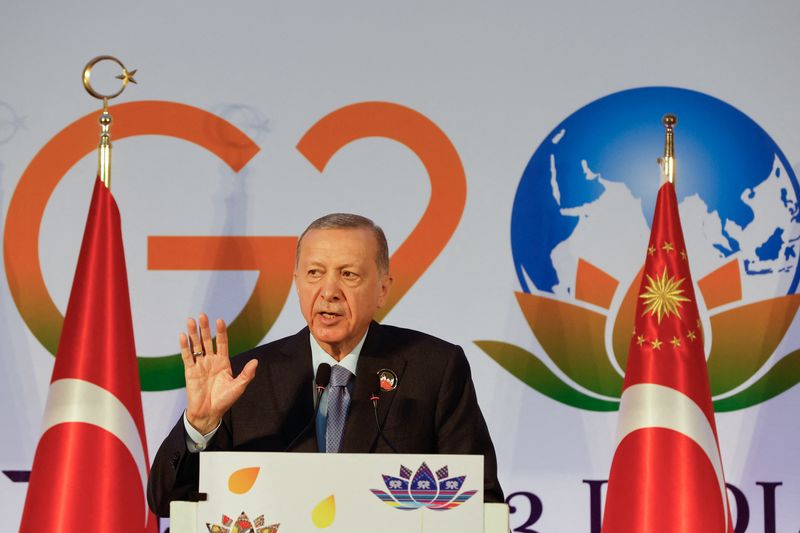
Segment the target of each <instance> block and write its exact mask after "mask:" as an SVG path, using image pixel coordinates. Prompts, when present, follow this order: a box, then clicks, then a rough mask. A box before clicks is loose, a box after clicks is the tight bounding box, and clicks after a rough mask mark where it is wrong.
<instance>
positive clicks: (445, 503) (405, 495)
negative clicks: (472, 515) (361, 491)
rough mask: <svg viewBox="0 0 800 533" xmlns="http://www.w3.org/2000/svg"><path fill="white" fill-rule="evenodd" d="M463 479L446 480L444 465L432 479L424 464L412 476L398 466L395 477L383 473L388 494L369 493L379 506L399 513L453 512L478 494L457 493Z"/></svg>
mask: <svg viewBox="0 0 800 533" xmlns="http://www.w3.org/2000/svg"><path fill="white" fill-rule="evenodd" d="M465 479H466V476H456V477H450V474H449V471H448V468H447V465H445V466H443V467H442V468H440V469H439V470H437V471H436V475H435V476H434V473H433V472H431V469H430V468H429V467H428V465H427V464H425V463H422V466H420V467H419V469H417V472H416V473H415V474H414V477H411V469H410V468H408V467H405V466H402V465H401V466H400V476H399V477H394V476H388V475H386V474H383V482H384V484H385V485H386V488H387V489H388V490H389V492H388V493H387V492H384V491H382V490H377V489H370V492H372V494H374V495H375V496H377V497H378V498H379V499H380V500H381V501H382V502H383V503H385V504H387V505H390V506H392V507H394V508H395V509H400V510H402V511H412V510H414V509H419V508H421V507H426V508H428V509H431V510H432V511H447V510H449V509H455V508H456V507H458V506H459V505H461V504H462V503H464V502H465V501H467V500H469V499H470V498H471V497H472V496H473V495H474V494H475V493H476V492H478V491H477V490H470V491H467V492H462V493H461V494H459V493H458V491H460V490H461V488H462V487H463V486H464V480H465Z"/></svg>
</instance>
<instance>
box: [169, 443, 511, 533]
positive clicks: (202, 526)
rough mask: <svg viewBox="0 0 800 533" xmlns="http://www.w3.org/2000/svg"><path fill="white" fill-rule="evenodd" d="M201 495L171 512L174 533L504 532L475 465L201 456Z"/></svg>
mask: <svg viewBox="0 0 800 533" xmlns="http://www.w3.org/2000/svg"><path fill="white" fill-rule="evenodd" d="M200 494H201V495H202V497H201V501H199V502H172V504H171V505H170V531H171V532H172V533H184V532H185V533H190V532H191V533H196V532H209V531H211V532H218V533H234V531H237V532H238V533H243V532H248V533H291V532H297V531H300V532H311V531H317V530H325V531H329V532H331V533H335V532H337V531H341V532H348V533H358V532H362V531H363V532H370V533H374V532H375V531H381V532H382V533H392V532H401V531H402V532H404V533H405V532H410V531H411V532H416V531H418V532H420V533H438V532H442V533H444V532H452V531H459V532H463V533H483V532H487V533H507V532H508V530H509V528H508V506H507V505H505V504H484V503H483V457H482V456H473V455H433V454H431V455H416V454H414V455H407V454H309V453H266V452H204V453H201V455H200Z"/></svg>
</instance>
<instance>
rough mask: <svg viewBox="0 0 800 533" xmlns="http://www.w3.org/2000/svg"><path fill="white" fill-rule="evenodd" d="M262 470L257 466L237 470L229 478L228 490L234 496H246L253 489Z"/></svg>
mask: <svg viewBox="0 0 800 533" xmlns="http://www.w3.org/2000/svg"><path fill="white" fill-rule="evenodd" d="M260 470H261V469H260V468H259V467H257V466H251V467H248V468H242V469H241V470H237V471H236V472H234V473H233V474H231V476H230V477H229V478H228V489H230V491H231V492H233V493H234V494H244V493H245V492H247V491H248V490H250V489H252V488H253V485H255V483H256V478H257V477H258V472H259V471H260Z"/></svg>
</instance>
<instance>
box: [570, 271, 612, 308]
mask: <svg viewBox="0 0 800 533" xmlns="http://www.w3.org/2000/svg"><path fill="white" fill-rule="evenodd" d="M618 285H619V281H617V280H616V279H614V278H613V277H611V276H610V275H609V274H607V273H606V272H604V271H603V270H600V269H599V268H597V267H596V266H594V265H593V264H591V263H590V262H588V261H584V260H583V259H578V271H577V273H576V274H575V298H576V299H578V300H581V301H583V302H587V303H590V304H594V305H596V306H598V307H602V308H603V309H608V308H609V307H610V306H611V300H612V298H614V293H615V292H616V291H617V286H618Z"/></svg>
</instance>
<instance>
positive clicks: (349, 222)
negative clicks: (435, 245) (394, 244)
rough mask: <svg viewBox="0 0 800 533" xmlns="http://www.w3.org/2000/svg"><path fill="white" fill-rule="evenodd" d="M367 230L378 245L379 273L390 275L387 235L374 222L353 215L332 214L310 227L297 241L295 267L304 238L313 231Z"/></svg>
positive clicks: (377, 262)
mask: <svg viewBox="0 0 800 533" xmlns="http://www.w3.org/2000/svg"><path fill="white" fill-rule="evenodd" d="M359 228H365V229H368V230H370V231H372V234H373V235H375V242H376V243H377V245H378V253H377V254H375V263H376V264H377V265H378V271H379V272H380V273H381V274H388V273H389V244H388V243H387V242H386V235H385V234H384V233H383V230H382V229H381V227H380V226H378V225H377V224H375V223H374V222H373V221H372V220H370V219H368V218H367V217H362V216H361V215H354V214H352V213H331V214H329V215H325V216H323V217H320V218H318V219H317V220H315V221H314V222H312V223H311V224H309V225H308V227H307V228H306V230H305V231H304V232H303V234H302V235H300V238H299V239H298V240H297V250H296V252H295V259H294V262H295V267H296V266H297V264H298V263H299V262H300V245H301V244H302V243H303V237H305V236H306V233H308V232H309V231H311V230H312V229H359Z"/></svg>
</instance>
